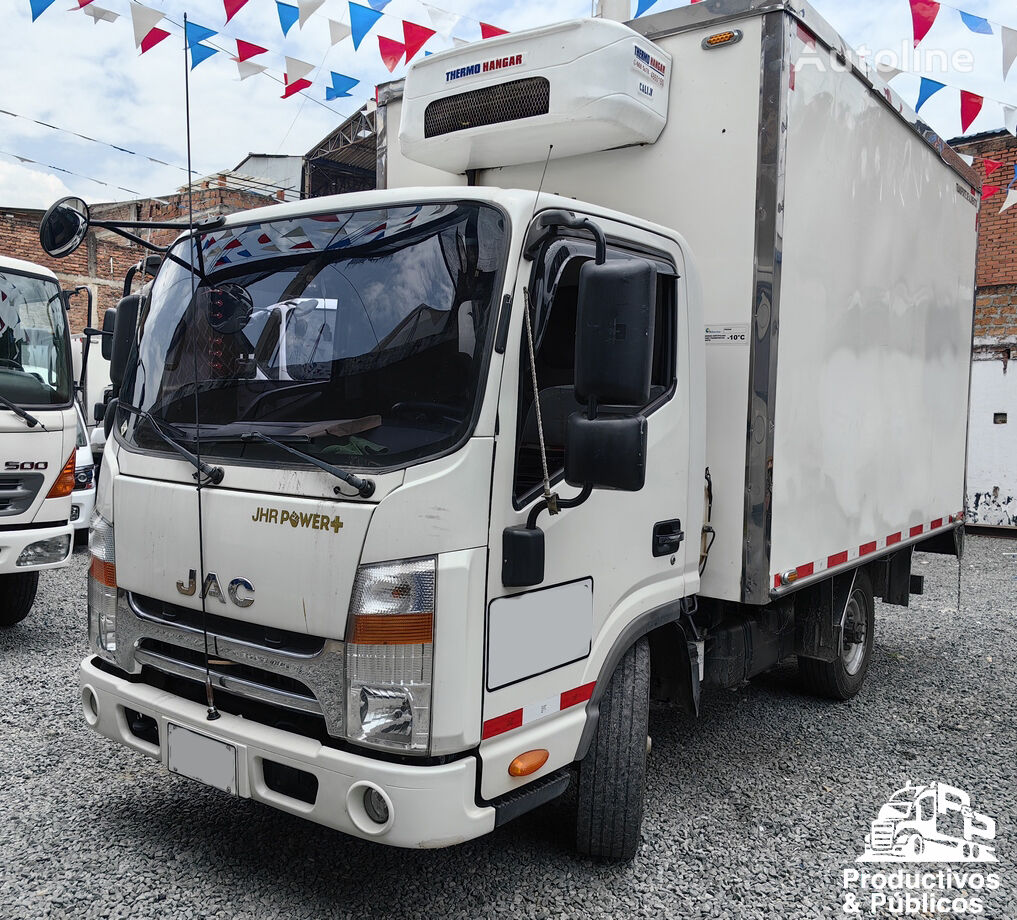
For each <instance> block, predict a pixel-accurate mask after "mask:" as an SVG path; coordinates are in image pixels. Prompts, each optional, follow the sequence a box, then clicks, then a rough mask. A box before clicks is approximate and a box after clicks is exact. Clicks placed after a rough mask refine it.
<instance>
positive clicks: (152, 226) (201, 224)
mask: <svg viewBox="0 0 1017 920" xmlns="http://www.w3.org/2000/svg"><path fill="white" fill-rule="evenodd" d="M89 223H90V225H91V226H93V227H102V228H103V229H104V230H117V229H118V228H120V227H130V228H131V229H132V230H190V229H191V224H189V223H188V222H187V221H154V220H90V221H89ZM224 223H226V218H225V217H210V218H209V219H208V220H199V221H197V222H196V223H195V224H194V229H195V230H216V229H218V228H219V227H221V226H222V225H223V224H224Z"/></svg>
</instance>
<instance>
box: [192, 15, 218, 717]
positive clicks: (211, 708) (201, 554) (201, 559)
mask: <svg viewBox="0 0 1017 920" xmlns="http://www.w3.org/2000/svg"><path fill="white" fill-rule="evenodd" d="M184 117H185V119H186V122H187V248H188V253H189V259H190V265H191V307H192V308H193V309H194V311H195V315H194V317H193V318H194V320H197V309H198V308H197V303H196V302H195V294H196V292H197V288H196V284H195V281H196V276H195V272H194V250H195V247H196V246H197V241H196V240H195V238H194V170H193V169H192V167H191V70H190V67H189V66H188V60H187V13H184ZM193 326H194V323H192V329H193ZM192 334H193V333H192ZM191 357H192V358H193V363H194V455H195V457H197V458H198V472H197V473H196V474H195V478H196V479H197V480H198V567H199V569H200V581H199V584H198V598H199V599H200V601H201V635H202V639H203V640H204V647H205V701H206V703H207V704H208V715H207V716H206V717H205V718H207V719H208V721H209V722H214V721H215V720H216V719H218V718H219V710H218V709H217V708H216V705H215V693H214V691H213V690H212V671H211V665H210V663H209V660H208V610H207V608H206V605H205V526H204V517H203V516H202V509H201V490H202V487H203V486H204V485H205V480H204V479H203V478H202V473H201V420H200V417H199V414H198V407H199V400H198V347H197V341H196V340H195V341H194V342H193V344H192V348H191Z"/></svg>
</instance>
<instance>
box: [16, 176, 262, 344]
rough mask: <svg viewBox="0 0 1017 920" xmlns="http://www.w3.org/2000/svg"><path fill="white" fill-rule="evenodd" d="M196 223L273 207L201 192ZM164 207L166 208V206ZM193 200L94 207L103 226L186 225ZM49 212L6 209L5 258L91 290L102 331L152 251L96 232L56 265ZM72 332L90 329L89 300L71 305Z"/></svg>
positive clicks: (212, 190)
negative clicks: (47, 229) (43, 242)
mask: <svg viewBox="0 0 1017 920" xmlns="http://www.w3.org/2000/svg"><path fill="white" fill-rule="evenodd" d="M193 199H194V215H195V220H201V219H203V218H205V217H217V216H219V215H223V214H232V213H234V212H236V211H243V210H246V209H248V208H256V207H262V206H264V205H266V204H272V203H273V200H272V199H270V198H267V197H266V196H264V195H257V194H254V193H252V192H242V191H236V190H233V189H225V188H218V187H215V186H209V187H204V188H200V189H195V190H194V193H193ZM162 202H166V203H165V204H163V203H162ZM187 208H188V205H187V195H186V194H174V195H166V196H164V197H163V198H162V199H161V200H160V201H156V200H154V199H142V200H139V201H131V202H118V203H114V204H96V205H91V206H90V210H91V214H92V217H93V218H95V219H97V220H115V219H118V218H119V219H120V220H143V221H149V220H151V221H163V220H186V218H187ZM43 213H44V212H43V211H37V210H33V209H28V208H4V207H2V206H0V253H2V254H3V255H6V256H12V257H13V258H15V259H24V260H25V261H28V262H35V263H36V264H38V265H45V266H46V267H47V268H49V269H52V271H54V272H55V273H56V276H57V278H59V279H60V284H61V285H62V286H63V287H64V289H73V288H76V287H88V288H89V289H90V290H91V292H92V298H93V300H94V303H95V307H94V310H95V313H94V314H93V321H94V322H95V323H96V325H100V326H101V325H102V315H103V313H105V312H106V308H107V307H112V306H116V303H117V301H118V300H119V299H120V296H121V295H122V294H123V284H124V275H125V274H126V272H127V269H128V268H130V267H131V266H132V265H134V264H135V263H136V262H137V261H138V260H139V259H141V258H142V257H143V256H144V255H147V254H148V250H146V249H145V248H144V247H142V246H139V245H137V244H136V243H132V242H130V241H129V240H125V239H123V238H122V237H119V236H117V235H116V234H115V233H111V232H110V231H109V230H101V229H94V230H90V231H89V233H88V236H87V237H86V238H85V241H84V242H83V243H82V244H81V246H80V247H79V248H78V249H77V250H76V251H75V252H74V253H72V254H71V255H70V256H68V257H67V258H64V259H52V258H50V257H49V256H47V255H46V253H44V252H43V251H42V248H41V247H40V246H39V221H40V220H41V219H42V215H43ZM178 232H179V231H176V230H169V231H147V230H143V231H140V232H139V233H138V235H139V236H142V237H144V238H146V239H150V240H151V241H152V242H154V243H157V244H159V245H165V244H166V243H169V242H171V241H172V240H173V239H174V238H175V237H176V236H177V233H178ZM71 304H72V306H71V312H70V321H71V332H72V333H73V332H81V330H82V329H83V328H84V327H85V298H84V296H83V295H81V296H78V297H75V298H73V299H72V301H71Z"/></svg>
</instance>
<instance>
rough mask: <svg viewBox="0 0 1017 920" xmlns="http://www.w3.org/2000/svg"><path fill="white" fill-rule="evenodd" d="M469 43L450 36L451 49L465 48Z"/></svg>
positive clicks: (463, 39)
mask: <svg viewBox="0 0 1017 920" xmlns="http://www.w3.org/2000/svg"><path fill="white" fill-rule="evenodd" d="M468 44H469V42H468V41H467V40H466V39H465V38H456V37H455V36H454V35H453V36H452V47H453V48H465V47H466V46H467V45H468Z"/></svg>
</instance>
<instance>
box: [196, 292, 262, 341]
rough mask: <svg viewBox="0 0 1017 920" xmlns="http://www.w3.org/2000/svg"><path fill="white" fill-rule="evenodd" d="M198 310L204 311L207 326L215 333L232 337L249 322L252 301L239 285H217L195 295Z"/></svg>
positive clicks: (252, 305) (252, 308)
mask: <svg viewBox="0 0 1017 920" xmlns="http://www.w3.org/2000/svg"><path fill="white" fill-rule="evenodd" d="M195 297H196V299H197V308H198V310H204V312H205V316H206V317H207V319H208V325H209V326H211V327H212V329H214V330H215V331H216V332H221V333H224V334H226V335H232V334H235V333H237V332H240V331H241V330H242V329H243V328H244V327H245V326H246V325H247V324H248V322H250V319H251V314H252V313H253V312H254V301H253V300H252V299H251V295H250V294H249V293H248V292H247V288H245V287H243V286H242V285H239V284H231V283H230V282H226V283H225V284H218V285H216V286H215V287H204V288H199V289H198V292H197V293H196V294H195Z"/></svg>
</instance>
